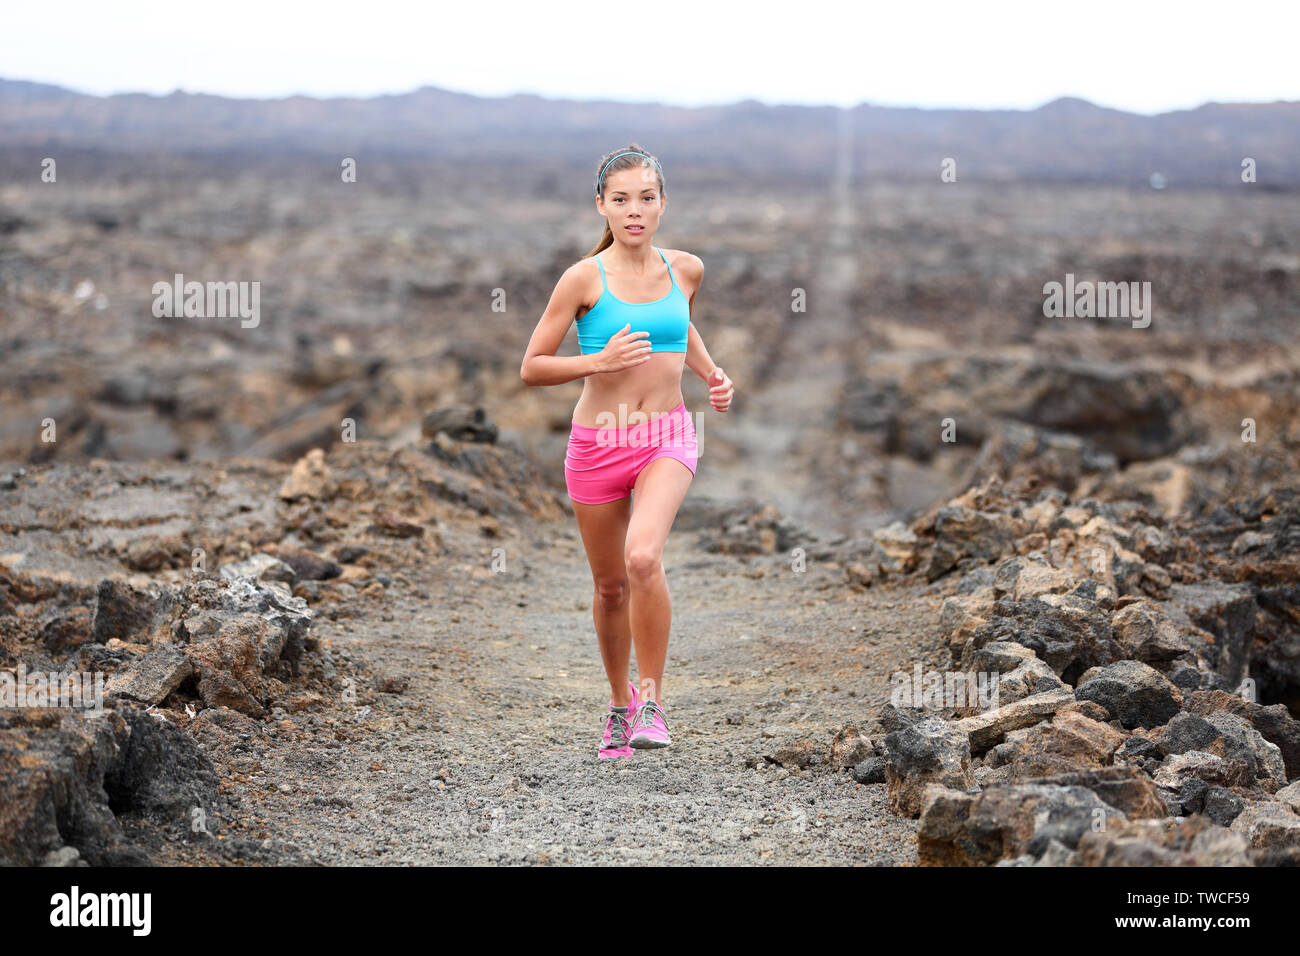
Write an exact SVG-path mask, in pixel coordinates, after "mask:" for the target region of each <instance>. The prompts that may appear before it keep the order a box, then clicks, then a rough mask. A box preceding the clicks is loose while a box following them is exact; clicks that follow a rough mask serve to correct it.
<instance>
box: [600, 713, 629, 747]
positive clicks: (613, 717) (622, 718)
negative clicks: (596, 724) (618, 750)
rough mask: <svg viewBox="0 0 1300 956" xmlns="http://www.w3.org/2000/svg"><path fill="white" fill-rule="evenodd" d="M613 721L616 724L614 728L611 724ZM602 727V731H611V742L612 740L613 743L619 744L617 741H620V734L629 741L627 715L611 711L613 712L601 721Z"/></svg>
mask: <svg viewBox="0 0 1300 956" xmlns="http://www.w3.org/2000/svg"><path fill="white" fill-rule="evenodd" d="M611 721H612V722H613V724H614V726H613V727H610V722H611ZM600 726H601V729H602V730H603V729H605V728H609V729H610V730H611V733H610V735H609V738H610V740H611V741H612V742H617V740H618V736H619V735H620V734H622V736H623V739H624V740H627V736H628V729H627V715H626V714H620V713H619V712H618V711H616V710H611V711H610V712H609V713H608V714H606V715H605V717H604V718H603V719H602V720H601V722H600Z"/></svg>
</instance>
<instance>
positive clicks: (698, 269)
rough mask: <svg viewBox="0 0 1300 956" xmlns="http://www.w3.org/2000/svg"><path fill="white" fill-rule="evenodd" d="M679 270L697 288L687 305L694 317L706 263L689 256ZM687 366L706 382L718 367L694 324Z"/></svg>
mask: <svg viewBox="0 0 1300 956" xmlns="http://www.w3.org/2000/svg"><path fill="white" fill-rule="evenodd" d="M678 268H679V271H684V272H685V273H686V277H687V278H688V279H689V280H690V281H691V284H692V285H693V286H694V287H695V288H694V290H693V291H692V292H691V298H690V301H689V302H688V304H687V308H688V310H689V311H690V314H691V316H692V317H694V315H695V294H696V293H697V292H699V291H700V284H701V283H703V282H704V263H703V261H701V259H700V257H699V256H695V255H689V254H688V255H686V256H685V257H684V261H683V262H682V265H681V266H679V267H678ZM686 364H687V365H688V366H690V369H691V371H692V372H694V373H695V374H696V375H698V376H699V377H700V378H702V379H704V380H705V381H706V382H707V381H708V380H709V373H710V372H712V371H713V369H714V368H715V367H716V366H715V365H714V363H713V359H712V358H710V357H709V350H708V349H706V348H705V347H704V339H702V338H700V333H699V330H698V329H696V328H695V323H694V322H692V323H691V327H690V330H689V331H688V332H687V335H686Z"/></svg>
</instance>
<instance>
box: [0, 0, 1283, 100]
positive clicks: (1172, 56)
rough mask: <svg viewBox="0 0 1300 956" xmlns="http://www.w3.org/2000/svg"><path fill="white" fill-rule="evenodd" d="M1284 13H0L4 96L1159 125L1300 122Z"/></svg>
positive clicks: (286, 9) (551, 8) (146, 8)
mask: <svg viewBox="0 0 1300 956" xmlns="http://www.w3.org/2000/svg"><path fill="white" fill-rule="evenodd" d="M1298 11H1300V2H1297V0H1285V2H1283V0H1278V2H1274V0H1265V2H1256V3H1216V4H1212V5H1200V4H1194V3H1191V4H1189V3H1187V2H1186V0H1183V2H1143V0H1127V2H1112V0H1093V2H1087V3H1077V2H1071V3H1057V2H1053V0H1038V2H1023V3H1022V2H1007V3H997V2H988V3H974V2H970V0H967V2H962V3H958V2H954V3H949V2H946V0H917V2H913V3H906V4H898V3H892V2H891V3H879V2H873V0H839V2H822V0H800V2H797V3H780V2H768V3H765V2H757V3H734V2H720V0H690V2H679V0H645V2H639V3H600V2H587V3H574V2H569V0H528V2H522V0H480V2H447V0H422V2H399V0H361V2H348V3H332V2H328V0H318V2H301V3H281V2H275V0H256V2H250V0H228V2H221V3H191V2H188V0H179V2H178V0H167V2H143V0H62V2H59V3H57V4H42V3H24V2H22V0H13V2H10V3H6V4H5V9H4V13H3V14H2V15H0V23H2V24H3V28H2V29H0V76H3V77H5V78H7V79H24V80H38V81H42V82H47V83H56V84H59V85H61V86H67V87H71V88H73V89H76V90H81V91H83V92H87V93H100V94H106V93H116V92H128V91H135V92H150V93H170V92H172V91H173V90H176V89H183V90H186V91H188V92H207V93H218V94H222V95H226V96H240V97H276V96H286V95H291V94H295V93H303V94H308V95H315V96H368V95H373V94H376V93H404V92H407V91H409V90H412V89H414V88H416V87H419V86H424V85H431V86H440V87H444V88H447V89H452V90H457V91H461V92H467V93H477V94H480V95H485V96H496V95H502V94H510V93H536V94H539V95H542V96H551V97H567V98H575V99H590V98H601V99H613V100H620V101H628V102H660V103H672V104H678V105H685V106H698V105H704V104H714V103H730V102H734V101H736V100H738V99H744V98H747V97H752V98H754V99H758V100H761V101H763V102H765V103H807V104H835V105H841V106H850V105H854V104H857V103H861V102H869V103H875V104H880V105H890V106H926V107H939V106H946V107H970V108H980V109H994V108H1011V109H1032V108H1034V107H1037V106H1040V105H1042V104H1043V103H1045V102H1047V101H1049V100H1052V99H1055V98H1056V97H1058V96H1079V97H1083V98H1084V99H1088V100H1091V101H1092V102H1094V103H1098V104H1100V105H1102V106H1111V107H1115V108H1118V109H1125V110H1131V111H1133V112H1139V113H1156V112H1163V111H1166V110H1171V109H1186V108H1191V107H1195V106H1199V105H1200V104H1201V103H1204V102H1206V101H1209V100H1215V101H1219V102H1271V101H1273V100H1279V99H1286V100H1300V68H1298V67H1297V65H1296V64H1297V60H1298V59H1300V57H1298V56H1297V49H1298V48H1300V12H1298Z"/></svg>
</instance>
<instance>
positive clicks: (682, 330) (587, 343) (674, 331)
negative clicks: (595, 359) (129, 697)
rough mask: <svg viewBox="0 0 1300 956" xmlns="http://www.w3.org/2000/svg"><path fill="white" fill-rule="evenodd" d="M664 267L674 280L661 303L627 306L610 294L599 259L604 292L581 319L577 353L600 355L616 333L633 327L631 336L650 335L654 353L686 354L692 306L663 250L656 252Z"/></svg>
mask: <svg viewBox="0 0 1300 956" xmlns="http://www.w3.org/2000/svg"><path fill="white" fill-rule="evenodd" d="M655 251H656V252H658V253H659V258H661V259H663V261H664V265H666V266H668V277H669V278H670V279H672V280H673V287H672V288H671V289H669V290H668V294H667V295H666V296H664V297H663V298H662V299H656V300H655V301H654V302H624V301H623V300H622V299H619V298H615V297H614V295H612V294H611V293H610V291H609V282H608V281H606V279H605V265H604V263H602V262H601V261H600V257H599V256H596V265H598V266H600V281H601V284H602V285H604V287H605V291H604V292H602V293H601V294H600V298H599V299H597V300H596V304H595V305H593V306H592V307H591V308H590V309H588V310H587V311H586V312H584V313H583V314H582V316H581V317H580V318H579V319H578V349H579V351H581V352H582V354H583V355H590V354H591V353H592V352H599V351H600V350H601V349H603V348H604V347H605V346H606V345H607V344H608V343H609V340H610V339H611V338H613V336H614V334H615V333H616V332H619V331H621V330H622V328H623V326H625V325H628V324H631V326H632V328H630V329H628V331H629V332H649V333H650V351H651V352H685V351H686V341H687V336H688V334H689V333H690V329H691V304H690V302H688V301H687V299H686V295H685V293H683V292H682V290H681V289H680V288H678V286H677V277H676V276H675V275H673V267H672V266H670V265H668V257H667V256H665V255H664V254H663V250H662V249H657V250H655Z"/></svg>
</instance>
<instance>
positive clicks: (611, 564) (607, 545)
mask: <svg viewBox="0 0 1300 956" xmlns="http://www.w3.org/2000/svg"><path fill="white" fill-rule="evenodd" d="M631 512H632V499H631V498H619V499H617V500H615V501H608V502H606V503H604V504H600V505H584V504H583V503H582V502H580V501H575V502H573V513H574V514H575V515H576V516H577V518H578V532H579V533H580V534H581V535H582V544H583V547H584V548H586V549H587V562H588V563H589V564H590V565H591V576H592V579H593V580H594V581H595V582H596V585H597V586H598V587H599V586H602V585H605V586H609V587H612V586H614V585H616V584H624V583H626V581H627V569H626V567H625V566H624V564H623V543H624V540H625V539H626V537H627V526H628V521H629V518H630V517H631Z"/></svg>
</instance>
